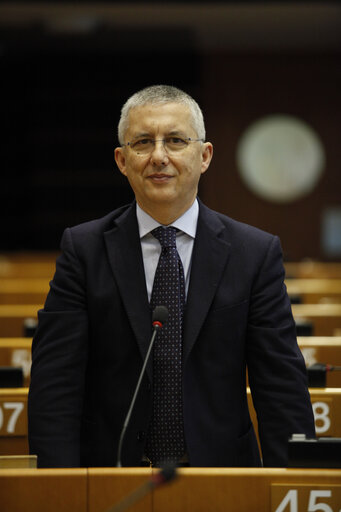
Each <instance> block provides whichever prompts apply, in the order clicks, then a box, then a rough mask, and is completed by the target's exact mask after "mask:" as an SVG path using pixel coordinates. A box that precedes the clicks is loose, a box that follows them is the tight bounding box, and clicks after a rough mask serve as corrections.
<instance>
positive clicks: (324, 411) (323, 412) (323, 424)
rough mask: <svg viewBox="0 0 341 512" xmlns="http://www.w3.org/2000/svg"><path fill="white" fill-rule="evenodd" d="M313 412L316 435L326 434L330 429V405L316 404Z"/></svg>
mask: <svg viewBox="0 0 341 512" xmlns="http://www.w3.org/2000/svg"><path fill="white" fill-rule="evenodd" d="M313 412H314V418H315V430H316V434H324V433H325V432H327V431H328V430H329V429H330V418H329V416H328V414H329V405H328V404H326V403H325V402H314V403H313Z"/></svg>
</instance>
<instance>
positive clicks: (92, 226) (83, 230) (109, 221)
mask: <svg viewBox="0 0 341 512" xmlns="http://www.w3.org/2000/svg"><path fill="white" fill-rule="evenodd" d="M132 208H133V204H132V203H131V204H127V205H125V206H121V207H120V208H117V209H115V210H113V211H111V212H109V213H108V214H107V215H104V216H103V217H100V218H98V219H92V220H89V221H86V222H82V223H81V224H77V225H75V226H72V227H70V228H68V229H70V230H71V232H72V234H73V235H76V236H77V235H82V234H91V233H93V234H96V233H98V234H100V233H104V232H106V231H109V230H110V229H112V228H113V227H114V226H115V223H116V221H117V220H118V219H120V218H121V217H122V216H123V215H125V214H127V213H128V212H129V211H131V209H132Z"/></svg>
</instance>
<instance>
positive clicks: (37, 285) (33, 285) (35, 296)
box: [0, 278, 50, 304]
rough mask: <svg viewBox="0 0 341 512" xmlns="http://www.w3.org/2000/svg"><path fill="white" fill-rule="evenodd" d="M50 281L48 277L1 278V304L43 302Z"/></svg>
mask: <svg viewBox="0 0 341 512" xmlns="http://www.w3.org/2000/svg"><path fill="white" fill-rule="evenodd" d="M49 283H50V279H47V278H35V279H32V278H0V304H43V303H44V302H45V299H46V295H47V293H48V291H49V289H50V286H49Z"/></svg>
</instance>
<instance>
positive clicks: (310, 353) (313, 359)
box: [297, 336, 341, 388]
mask: <svg viewBox="0 0 341 512" xmlns="http://www.w3.org/2000/svg"><path fill="white" fill-rule="evenodd" d="M297 341H298V344H299V347H300V349H301V352H302V354H303V357H304V359H305V362H306V365H307V366H311V365H313V364H315V363H324V364H331V365H333V366H340V367H341V336H334V337H333V336H321V337H319V336H306V337H303V336H301V337H298V338H297ZM326 383H327V387H328V388H332V387H338V388H341V371H328V372H327V380H326Z"/></svg>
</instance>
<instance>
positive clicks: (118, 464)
mask: <svg viewBox="0 0 341 512" xmlns="http://www.w3.org/2000/svg"><path fill="white" fill-rule="evenodd" d="M161 327H162V323H161V322H159V321H154V322H153V328H154V330H153V334H152V337H151V340H150V344H149V348H148V351H147V355H146V357H145V360H144V363H143V366H142V369H141V373H140V376H139V379H138V381H137V384H136V388H135V392H134V396H133V399H132V401H131V404H130V407H129V410H128V413H127V416H126V419H125V420H124V423H123V427H122V431H121V436H120V440H119V442H118V449H117V464H116V467H117V468H121V467H122V463H121V452H122V445H123V439H124V436H125V433H126V430H127V427H128V425H129V421H130V416H131V413H132V411H133V408H134V405H135V401H136V397H137V393H138V391H139V389H140V385H141V382H142V378H143V375H144V372H145V369H146V366H147V363H148V360H149V356H150V353H151V351H152V348H153V345H154V340H155V337H156V334H157V331H158V330H159V329H161Z"/></svg>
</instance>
